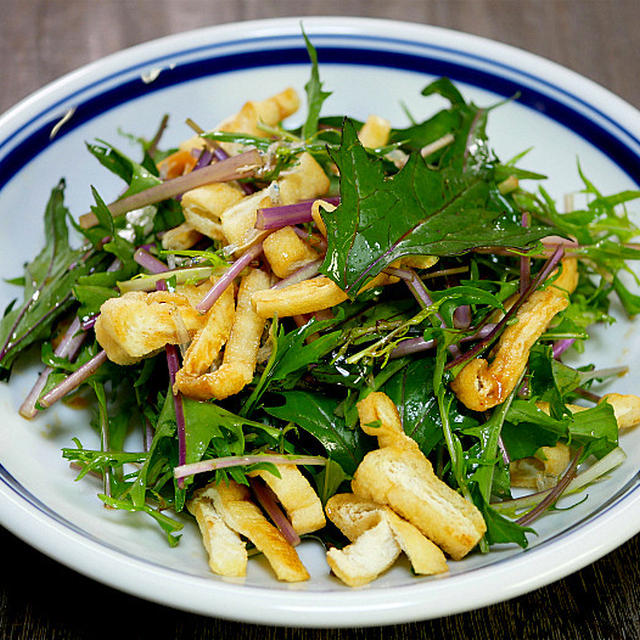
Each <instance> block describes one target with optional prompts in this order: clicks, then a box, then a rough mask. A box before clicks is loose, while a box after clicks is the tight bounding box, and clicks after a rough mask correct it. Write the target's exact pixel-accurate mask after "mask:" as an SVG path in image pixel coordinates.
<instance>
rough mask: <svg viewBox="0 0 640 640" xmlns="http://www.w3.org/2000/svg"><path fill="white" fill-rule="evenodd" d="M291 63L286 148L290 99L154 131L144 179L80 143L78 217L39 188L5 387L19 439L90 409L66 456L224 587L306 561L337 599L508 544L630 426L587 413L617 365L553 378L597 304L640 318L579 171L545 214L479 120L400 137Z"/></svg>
mask: <svg viewBox="0 0 640 640" xmlns="http://www.w3.org/2000/svg"><path fill="white" fill-rule="evenodd" d="M305 40H306V43H307V48H308V52H309V57H310V62H311V64H310V78H309V81H308V82H307V84H306V85H305V87H304V89H305V97H306V117H305V118H304V122H303V124H302V125H301V126H296V127H288V126H287V125H286V122H287V118H289V116H291V115H293V114H294V113H296V112H297V111H299V110H300V106H301V99H300V96H299V95H298V93H297V92H296V91H295V90H294V89H291V88H289V89H284V90H282V91H280V92H279V93H274V95H272V96H270V97H267V98H264V99H260V100H251V101H249V102H247V103H246V104H245V105H243V106H242V107H241V108H240V109H239V111H238V112H237V113H236V114H234V115H231V116H230V117H229V118H228V119H226V120H224V121H222V122H220V123H218V124H215V123H214V124H213V125H211V123H196V122H193V121H191V120H190V119H188V114H172V117H174V116H175V115H179V116H180V117H186V118H187V123H188V125H189V126H190V128H191V129H192V130H193V136H192V137H190V138H188V139H186V140H184V141H183V142H182V143H181V144H180V145H179V147H177V148H167V147H165V146H164V145H163V133H164V131H165V129H166V127H167V125H168V117H167V116H165V117H163V118H161V119H160V122H159V126H158V131H157V134H156V135H155V136H154V137H153V139H151V140H146V139H140V138H135V140H136V142H137V143H138V144H139V146H140V151H141V155H140V157H139V158H137V159H134V158H131V157H129V156H128V155H126V154H125V153H123V152H122V151H120V150H119V149H118V147H117V146H115V145H113V144H111V143H108V142H105V141H102V140H97V141H93V142H90V143H87V151H88V153H89V154H90V155H91V156H93V158H94V159H95V160H96V161H97V162H98V163H99V164H100V165H101V166H102V167H103V168H104V169H105V170H108V171H110V172H112V173H114V174H115V175H117V176H118V177H119V178H121V179H122V181H123V185H124V190H123V193H122V194H121V195H120V196H119V197H118V198H117V199H115V200H113V201H109V200H108V199H105V198H104V195H103V194H100V193H98V191H97V190H96V189H94V188H92V195H93V199H94V201H95V204H94V206H92V207H91V211H89V212H81V215H79V216H75V215H74V216H72V215H71V212H70V211H69V210H68V209H67V208H66V206H65V204H64V192H65V183H64V180H63V179H62V180H61V181H60V182H59V183H58V184H57V185H56V186H55V187H54V188H53V190H52V192H51V197H50V199H49V202H48V204H47V207H46V211H45V214H44V225H45V230H46V234H45V237H46V238H47V241H46V245H45V247H44V248H43V249H42V251H41V252H40V253H39V254H38V255H37V256H36V257H35V258H34V259H32V260H31V261H30V262H28V263H27V264H26V265H25V268H24V274H23V275H21V276H19V277H16V278H15V279H13V280H12V281H11V282H12V283H13V284H15V285H16V286H18V287H22V289H23V294H22V296H21V299H18V298H16V299H15V300H13V301H11V302H10V303H9V305H8V306H7V308H6V310H5V313H4V316H3V318H2V320H1V322H0V376H1V377H2V378H3V379H4V380H7V381H9V379H10V375H11V370H12V367H13V365H14V363H15V362H16V360H17V359H18V358H20V357H22V356H23V355H24V354H25V353H26V352H27V351H30V350H33V349H39V350H40V352H41V359H42V366H43V370H42V372H41V374H40V375H39V377H38V379H37V380H35V381H34V386H33V389H32V390H31V392H30V393H29V395H28V396H27V397H26V398H25V399H24V401H23V403H22V405H21V407H20V413H21V415H22V416H23V417H24V418H26V419H31V418H33V417H35V416H36V415H37V414H39V413H40V412H43V411H46V410H47V409H48V408H49V407H51V406H53V405H54V404H56V403H57V402H64V403H67V404H72V405H73V404H75V403H80V404H83V403H85V402H90V403H91V406H92V407H93V418H92V420H91V427H92V428H93V429H94V430H95V432H96V433H97V434H98V435H99V439H100V447H98V448H89V447H87V446H85V444H84V443H83V440H85V441H86V437H85V436H83V434H78V437H77V438H75V439H74V441H73V442H71V443H69V447H67V448H65V449H63V450H62V458H64V459H65V460H67V461H68V462H69V463H70V464H71V465H72V466H73V467H74V468H76V469H77V470H78V479H84V478H87V477H89V476H92V477H96V478H97V479H98V480H99V482H100V486H101V490H100V492H99V494H98V497H99V499H100V500H101V501H102V502H103V503H104V504H105V506H107V507H109V508H112V509H118V510H124V511H130V512H143V513H145V514H147V515H148V516H150V517H151V518H153V519H154V520H155V521H156V522H157V524H158V525H159V527H160V528H161V530H162V531H164V533H165V534H166V538H167V541H168V544H169V545H170V546H174V545H176V544H178V543H179V539H180V535H181V530H182V528H183V526H184V525H183V523H182V521H181V519H179V518H178V517H177V515H176V514H181V513H188V514H191V515H192V516H193V517H194V519H195V521H196V522H197V525H198V527H199V530H200V532H201V534H202V539H203V544H204V546H205V549H206V551H207V553H208V557H209V566H210V568H211V569H212V571H213V572H214V573H217V574H220V575H226V576H242V575H244V574H245V573H246V568H247V564H248V562H250V560H249V556H250V552H252V551H257V552H260V553H263V554H264V555H265V557H266V558H267V560H268V561H269V563H270V565H271V567H272V569H273V571H274V573H275V576H276V577H277V578H278V579H279V580H284V581H290V582H297V581H302V580H306V579H308V578H309V574H308V572H307V570H306V568H305V567H304V565H303V564H302V562H301V561H300V558H299V556H298V554H297V553H296V550H295V547H296V545H297V544H298V543H299V542H300V540H301V539H303V538H305V537H311V538H313V539H315V540H317V541H318V542H319V543H320V544H323V545H324V546H325V548H326V556H327V563H328V568H329V567H330V569H331V570H332V571H333V573H334V574H335V575H336V576H337V577H338V578H339V579H340V580H341V581H342V582H343V583H345V584H347V585H349V586H359V585H362V584H366V583H368V582H370V581H371V580H374V579H375V578H376V577H377V576H379V575H380V574H382V573H383V572H384V571H386V570H387V569H388V568H389V567H391V566H392V565H393V564H394V563H395V561H396V559H397V558H398V556H399V555H400V554H405V555H406V556H407V557H408V558H409V561H410V563H411V566H412V568H413V570H414V572H415V573H416V574H417V575H432V574H439V573H444V572H446V571H447V570H448V566H449V563H450V562H452V561H454V562H455V561H456V560H459V559H461V558H463V557H465V556H466V555H467V554H469V553H487V552H490V549H491V546H492V545H496V544H504V543H509V544H516V545H519V546H520V547H523V548H525V547H526V546H527V545H528V543H529V538H530V536H531V535H533V534H534V533H535V526H534V523H535V521H536V519H537V518H539V517H541V516H543V515H545V517H553V514H552V511H553V510H554V508H555V504H556V502H557V501H558V499H559V498H560V497H562V496H567V495H576V494H578V493H579V492H580V491H581V490H582V489H584V487H586V486H588V485H589V484H591V483H593V482H596V481H599V480H601V479H602V478H603V477H604V476H605V475H606V474H607V473H608V472H610V471H611V470H612V469H613V468H615V467H616V466H617V465H619V464H620V463H621V462H622V461H623V460H624V458H625V454H624V451H623V449H622V448H621V447H620V445H619V435H620V433H621V432H622V431H623V430H624V429H628V428H632V427H634V426H636V424H638V423H639V422H640V398H639V397H637V396H632V395H621V394H617V393H615V392H610V393H603V392H602V386H601V385H602V383H603V382H606V381H608V380H610V379H615V378H616V377H617V376H620V375H623V374H624V373H625V371H626V370H625V369H624V368H620V367H615V368H614V367H612V368H607V369H597V368H595V366H583V367H579V368H576V367H574V366H571V364H569V363H567V362H565V360H566V355H567V354H570V353H571V351H572V350H573V351H575V350H577V351H578V352H583V351H585V350H588V348H589V335H590V330H591V327H592V326H594V325H596V324H598V323H604V324H608V323H611V322H613V318H612V316H611V315H610V313H609V306H610V304H611V299H612V297H617V298H618V300H619V302H620V304H621V305H622V307H623V308H624V310H625V311H626V312H627V313H628V314H629V315H630V316H633V315H635V314H636V313H637V312H638V310H639V309H640V297H639V296H638V295H637V294H636V293H634V292H633V291H632V290H631V289H630V287H629V285H628V282H629V274H631V276H632V278H631V281H632V282H635V283H636V284H637V279H636V278H635V275H633V271H632V269H631V267H630V266H629V265H630V262H631V261H633V260H637V259H639V258H640V245H637V244H635V243H634V239H635V236H636V235H637V234H638V229H637V227H636V226H635V225H634V223H633V222H632V221H631V219H630V218H629V217H628V214H627V211H626V205H627V203H629V202H631V201H632V200H634V199H636V198H638V196H639V195H640V193H639V192H637V191H626V192H622V193H616V194H603V193H601V192H600V191H599V190H598V189H597V187H596V186H595V185H594V184H593V183H592V182H591V181H590V179H589V178H588V176H586V175H584V174H583V173H582V172H581V170H580V168H578V171H580V176H581V178H582V181H583V184H584V189H583V194H584V195H586V196H587V200H588V203H587V204H586V206H584V207H583V208H579V209H575V208H571V207H570V208H568V209H567V210H566V211H561V210H560V209H559V208H558V207H557V205H556V203H555V202H554V201H553V199H552V198H551V197H550V195H549V194H548V193H547V192H546V191H545V189H544V186H543V184H542V182H543V180H544V178H545V176H544V175H542V174H540V173H538V172H535V171H531V170H528V169H526V168H523V167H524V162H525V161H526V154H525V153H523V154H521V155H519V156H517V157H516V158H513V159H510V160H508V161H504V160H502V159H500V158H498V157H497V155H496V153H495V152H494V150H493V149H492V148H491V145H490V141H489V140H488V138H487V134H486V124H487V119H488V118H489V117H490V114H491V111H492V109H494V108H499V106H500V105H490V106H488V107H487V106H485V107H480V106H477V105H475V104H473V103H471V102H468V101H467V100H465V98H464V96H463V95H462V94H461V93H460V91H459V90H458V89H457V88H456V87H455V85H454V84H453V83H452V82H451V81H449V80H448V79H447V78H439V79H437V80H435V81H434V82H431V83H430V84H429V85H428V86H426V87H425V88H424V90H423V92H422V94H423V96H424V99H425V110H427V109H428V108H429V101H430V100H429V99H430V98H431V97H435V96H438V97H439V98H444V99H445V101H446V102H447V106H446V107H445V108H442V109H440V110H438V111H435V112H431V113H430V115H428V116H427V117H426V118H425V117H417V116H415V115H414V114H408V115H409V118H410V122H411V123H410V125H409V126H405V127H402V128H398V127H395V126H394V125H393V124H392V123H391V122H389V121H387V120H386V119H385V118H384V117H383V116H384V114H375V115H372V116H370V117H369V118H368V119H367V120H366V121H359V120H357V119H354V118H352V117H349V116H348V115H346V116H345V115H338V116H327V115H324V114H323V113H322V108H323V105H324V102H325V100H326V98H327V97H328V96H329V95H330V93H329V92H328V91H327V90H326V89H325V87H324V86H323V83H322V81H321V79H320V72H319V66H318V60H317V53H316V51H315V49H314V48H313V46H312V44H311V43H310V42H309V41H308V40H307V39H306V37H305ZM280 89H281V88H276V90H280ZM260 98H263V97H262V96H260ZM131 137H133V136H131ZM75 213H77V212H75ZM72 236H73V237H75V238H76V240H72V239H71V238H72ZM634 279H635V280H634ZM604 481H606V480H604ZM580 499H581V497H580V496H577V497H576V500H578V501H579V500H580Z"/></svg>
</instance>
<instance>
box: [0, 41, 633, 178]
mask: <svg viewBox="0 0 640 640" xmlns="http://www.w3.org/2000/svg"><path fill="white" fill-rule="evenodd" d="M309 36H310V38H311V39H312V40H313V38H314V35H313V33H310V34H309ZM320 38H321V39H322V41H323V42H325V41H330V40H332V39H339V40H341V41H345V40H352V41H353V42H354V44H356V45H358V46H344V45H343V46H326V45H324V44H320V45H317V50H318V58H319V63H320V65H323V64H348V65H355V66H358V65H361V66H365V67H378V68H390V69H396V70H402V71H410V72H416V73H424V74H425V75H428V76H436V77H437V76H447V77H449V78H451V79H452V80H453V81H454V82H459V83H464V84H467V85H471V86H474V87H477V88H480V89H484V90H488V91H491V92H492V93H494V94H496V95H498V96H501V97H502V98H505V99H514V101H515V102H517V103H518V104H521V105H523V106H525V107H528V108H530V109H532V110H534V111H537V112H539V113H541V114H543V115H545V116H547V117H548V118H550V119H551V120H553V121H554V122H556V123H559V124H561V125H563V126H565V127H567V128H568V129H570V130H571V131H573V132H574V133H576V134H578V135H579V136H580V137H581V138H583V139H584V140H586V141H588V142H590V143H591V144H592V145H593V146H595V147H596V148H598V149H599V150H600V151H601V152H602V153H604V154H605V155H606V156H607V157H608V158H609V159H610V160H612V161H613V162H614V163H615V164H616V165H617V166H618V167H620V169H622V170H623V171H624V172H625V173H626V174H627V175H628V176H629V177H630V178H631V179H632V180H633V181H634V182H635V183H636V184H638V185H640V157H639V155H638V153H637V152H635V151H634V150H632V149H631V148H630V147H629V145H628V144H627V143H625V142H623V141H622V140H621V138H620V136H623V137H625V138H627V140H628V141H630V142H632V144H633V145H634V146H637V148H638V149H640V140H638V138H637V137H635V136H634V135H633V134H632V133H631V132H629V131H628V130H626V129H624V128H623V127H622V126H621V125H620V124H619V123H617V122H615V121H614V120H613V119H611V118H610V117H609V116H607V115H606V114H604V113H603V112H602V111H600V110H599V109H596V108H595V107H593V105H590V104H589V103H588V102H586V101H585V100H584V99H582V98H580V97H578V96H575V95H573V94H571V93H570V92H568V91H567V90H565V89H563V88H562V87H559V86H557V85H554V84H552V83H550V82H548V81H541V80H540V78H537V77H535V76H533V75H532V74H530V73H527V72H524V71H521V70H518V69H515V68H514V67H511V66H509V65H507V64H505V63H502V62H497V61H495V60H491V59H489V58H485V57H483V56H480V55H477V54H471V53H468V52H465V51H460V50H455V49H452V48H449V47H442V46H436V45H433V44H428V43H422V42H412V41H406V40H400V39H397V38H384V37H379V36H376V37H374V36H360V35H356V34H352V35H333V36H332V35H331V34H322V35H321V36H320ZM286 41H289V42H290V43H291V44H290V46H287V47H283V46H279V47H277V48H274V47H271V46H268V45H272V44H273V43H275V42H279V43H284V42H286ZM363 41H367V42H368V43H370V44H371V45H376V46H371V47H370V48H363V47H362V46H360V45H361V43H362V42H363ZM398 45H403V46H406V45H409V46H411V47H418V48H421V49H423V50H424V51H425V53H424V54H423V55H417V54H415V53H406V52H398V51H390V50H388V49H384V48H383V47H385V46H387V47H388V46H398ZM230 46H236V47H238V46H239V47H243V46H245V47H249V46H251V47H252V48H251V50H250V51H244V52H241V53H232V54H222V55H215V52H216V49H219V48H220V47H225V48H228V47H230ZM378 47H381V48H378ZM205 52H208V53H210V54H211V55H209V56H207V57H203V58H200V59H198V60H195V61H191V62H184V63H179V64H176V65H173V64H172V65H171V66H170V67H169V69H167V70H163V71H162V72H160V73H159V75H158V77H157V78H156V79H154V80H153V81H152V82H150V83H146V82H144V81H143V80H142V78H141V77H140V76H138V77H135V78H133V79H130V80H127V81H125V82H122V83H120V84H117V85H116V86H113V87H111V88H108V89H106V90H103V91H99V92H98V93H96V94H95V95H93V96H92V97H89V98H87V99H85V100H83V101H82V102H80V103H79V104H77V105H74V112H73V116H72V117H71V118H70V120H69V122H67V123H65V124H64V126H63V127H62V128H61V130H60V131H59V132H58V133H57V134H56V138H61V137H63V136H64V135H66V134H67V133H69V132H71V131H73V130H74V129H75V128H77V127H79V126H81V125H83V124H85V123H86V122H89V121H90V120H92V119H93V118H95V117H97V116H99V115H101V114H103V113H105V112H107V111H109V110H110V109H112V108H114V107H117V106H119V105H122V104H124V103H127V102H130V101H132V100H135V99H137V98H140V97H142V96H145V95H148V94H149V93H151V92H155V91H161V90H163V89H166V88H169V87H174V86H176V85H179V84H182V83H185V82H190V81H193V80H198V79H201V78H206V77H211V76H216V75H219V74H224V73H232V72H234V71H237V70H244V69H255V68H259V67H270V66H287V65H308V64H309V58H308V54H307V51H306V48H305V47H304V43H303V41H302V36H270V37H261V38H254V39H247V40H237V41H232V42H225V43H221V44H212V45H210V46H206V47H197V48H194V49H186V50H182V51H179V52H174V53H171V54H169V55H167V56H162V57H158V58H155V59H152V60H147V61H145V63H144V65H141V64H137V65H135V66H131V67H128V68H123V69H122V70H121V71H119V72H118V73H116V74H113V75H112V76H108V77H105V78H102V79H101V80H99V81H97V82H95V83H93V84H90V85H88V86H86V87H83V88H82V89H81V90H79V91H77V92H75V93H73V94H69V95H67V96H65V97H64V98H63V99H61V100H59V101H57V102H56V103H55V104H54V105H51V106H50V107H48V108H47V109H46V110H45V111H43V112H41V113H39V114H38V115H36V116H34V117H32V118H31V119H30V120H29V121H28V122H27V123H25V124H24V125H23V126H22V127H21V128H20V131H24V130H25V129H28V128H29V127H30V126H31V125H33V124H34V123H36V122H38V121H39V120H42V119H43V118H44V117H46V115H47V113H50V112H51V111H52V110H55V108H57V107H60V106H61V105H62V104H65V103H66V104H69V103H70V102H71V101H72V100H73V99H74V98H75V97H77V96H79V95H80V94H82V93H86V92H87V91H89V90H97V89H98V88H99V87H100V85H103V84H104V83H106V82H108V81H112V80H114V79H116V78H117V77H118V76H120V77H125V76H130V75H131V73H132V72H135V71H136V70H138V69H140V68H141V67H142V66H144V67H149V66H150V65H162V64H163V63H166V62H167V60H169V59H171V58H175V57H176V56H191V55H194V54H198V55H202V54H203V53H205ZM438 56H450V57H453V56H455V57H456V58H461V59H464V60H466V61H469V62H472V63H473V66H472V65H467V64H462V63H460V62H455V61H453V60H451V59H445V58H443V57H438ZM477 65H486V66H491V67H492V68H494V69H496V70H497V71H496V72H493V71H488V70H487V69H482V68H479V66H477ZM507 76H513V77H515V78H518V79H519V80H520V81H516V80H514V79H512V78H511V77H507ZM534 82H535V84H539V85H540V86H541V87H543V89H544V90H541V89H537V88H534V86H533V83H534ZM425 84H426V82H425ZM545 91H546V92H545ZM551 93H553V94H555V95H557V96H560V97H562V99H559V98H556V97H553V96H552V95H550V94H551ZM563 100H564V101H563ZM569 103H571V104H574V105H576V106H579V107H580V109H582V110H586V111H588V112H590V113H591V117H589V116H588V115H585V113H583V112H582V111H581V110H578V109H577V108H573V107H572V106H570V104H569ZM596 119H598V120H600V121H601V122H602V123H606V126H604V124H600V123H598V122H596ZM59 121H60V117H59V116H57V117H54V118H52V119H48V120H45V122H44V123H43V124H40V125H39V126H38V127H37V129H36V130H35V131H33V132H32V133H30V134H29V135H28V137H27V138H26V139H24V140H22V141H21V142H20V143H19V144H17V145H15V146H14V147H13V148H11V149H10V150H9V151H5V153H4V154H3V155H2V156H1V157H0V189H2V188H3V187H4V186H5V185H6V184H7V182H9V181H10V180H11V179H12V178H13V177H14V176H15V174H16V173H17V172H18V171H20V169H21V168H22V167H24V166H25V165H26V164H28V163H29V162H30V161H31V160H33V159H34V158H35V157H36V156H37V155H38V154H39V153H41V152H42V151H43V150H44V149H46V148H47V146H49V145H50V144H52V142H55V139H54V140H52V139H51V132H52V129H53V128H54V127H55V125H56V123H58V122H59ZM613 131H617V132H618V135H616V134H615V133H613ZM17 133H18V131H14V132H13V133H12V134H11V135H9V136H7V137H6V138H5V139H4V140H0V153H1V152H2V150H3V148H4V147H6V146H7V145H8V144H10V142H11V140H12V139H13V138H14V137H15V136H16V135H17Z"/></svg>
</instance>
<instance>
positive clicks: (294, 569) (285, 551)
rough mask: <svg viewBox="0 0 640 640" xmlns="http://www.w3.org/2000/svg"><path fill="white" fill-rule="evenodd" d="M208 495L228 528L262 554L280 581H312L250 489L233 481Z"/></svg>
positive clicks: (215, 488) (218, 487) (214, 489)
mask: <svg viewBox="0 0 640 640" xmlns="http://www.w3.org/2000/svg"><path fill="white" fill-rule="evenodd" d="M207 495H208V496H210V497H211V500H212V502H213V505H214V507H215V509H216V511H217V512H218V513H219V514H220V516H221V517H222V519H223V520H224V522H225V524H226V525H227V526H228V527H229V528H231V529H233V531H236V532H237V533H239V534H240V535H242V536H245V537H246V538H248V539H249V540H251V542H253V544H254V545H255V546H256V548H257V549H259V550H260V551H262V553H263V554H264V556H265V557H266V558H267V560H268V561H269V564H270V565H271V568H272V569H273V571H274V572H275V574H276V577H277V578H278V580H283V581H285V582H301V581H303V580H308V579H309V573H308V572H307V570H306V569H305V567H304V565H303V564H302V562H301V561H300V558H299V557H298V554H297V553H296V550H295V549H294V548H293V547H292V546H291V545H290V544H289V543H288V542H287V540H286V539H285V538H284V536H283V535H282V534H281V533H280V531H278V529H276V528H275V527H274V526H273V525H272V524H271V523H270V522H269V521H268V520H267V519H266V518H265V516H264V515H263V514H262V512H261V511H260V509H259V508H258V507H257V506H256V505H255V504H254V503H253V502H252V500H251V497H250V492H249V489H248V488H247V487H246V486H244V485H240V484H237V483H236V482H233V481H230V482H229V484H224V483H221V484H217V485H209V486H208V488H207Z"/></svg>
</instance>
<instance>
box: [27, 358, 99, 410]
mask: <svg viewBox="0 0 640 640" xmlns="http://www.w3.org/2000/svg"><path fill="white" fill-rule="evenodd" d="M106 361H107V353H106V351H104V350H102V351H98V353H97V354H96V355H95V356H93V358H91V360H89V361H88V362H85V363H84V364H83V365H82V366H81V367H79V368H78V369H76V370H75V371H74V372H73V373H71V374H69V375H68V376H67V377H66V378H65V379H64V380H63V381H62V382H61V383H60V384H58V385H56V386H55V387H54V388H53V389H51V391H49V392H48V393H47V394H46V395H44V396H43V397H42V398H41V399H40V402H39V404H40V405H41V406H43V407H50V406H51V405H52V404H54V403H55V402H57V401H58V400H60V399H61V398H63V397H64V396H66V395H67V394H68V393H71V392H72V391H75V390H76V389H77V388H78V387H79V386H80V385H81V384H82V383H83V382H85V381H86V380H87V378H89V377H91V376H92V375H93V374H94V373H95V372H96V371H97V370H98V369H99V368H100V367H101V366H102V365H103V364H104V363H105V362H106Z"/></svg>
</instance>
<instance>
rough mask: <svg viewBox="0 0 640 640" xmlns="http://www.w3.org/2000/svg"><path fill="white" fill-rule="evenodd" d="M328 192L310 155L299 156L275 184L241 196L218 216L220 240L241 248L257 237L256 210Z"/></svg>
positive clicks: (318, 167)
mask: <svg viewBox="0 0 640 640" xmlns="http://www.w3.org/2000/svg"><path fill="white" fill-rule="evenodd" d="M328 189H329V178H327V176H326V174H325V172H324V171H323V170H322V167H321V166H320V165H319V164H318V163H317V162H316V161H315V160H314V158H313V156H312V155H311V154H309V153H306V152H305V153H302V154H300V156H299V158H298V162H297V164H295V165H294V166H293V167H292V168H291V169H289V170H287V171H283V172H282V173H281V174H280V177H279V178H278V179H277V180H276V181H274V182H273V183H271V184H270V185H269V186H268V187H266V188H265V189H262V190H261V191H258V192H256V193H253V194H251V195H250V196H245V197H244V198H243V199H242V200H240V201H239V202H237V203H236V204H235V205H233V206H231V207H229V208H228V209H226V210H225V211H224V212H223V213H222V214H221V216H220V220H221V224H222V230H223V233H224V236H225V238H226V239H227V241H228V242H229V244H233V245H242V244H243V243H245V242H247V241H248V239H250V237H251V235H252V234H257V231H256V229H255V225H256V218H257V215H258V209H260V208H265V207H272V206H275V205H289V204H295V203H296V202H300V201H302V200H312V199H313V198H316V197H318V196H320V195H322V194H324V193H326V191H327V190H328Z"/></svg>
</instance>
